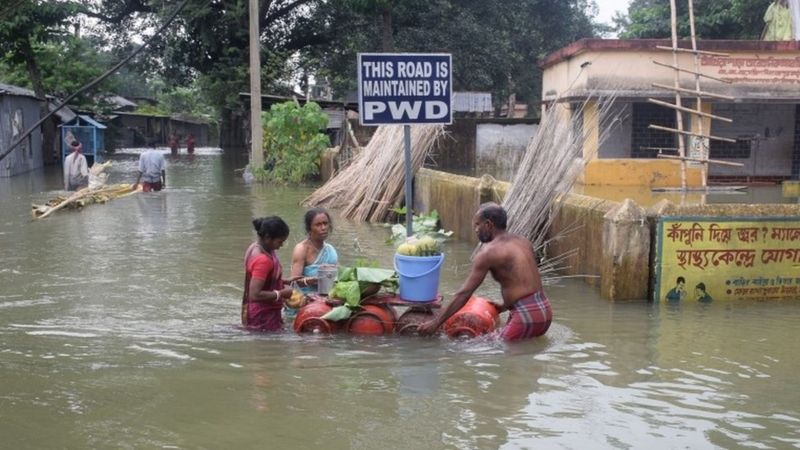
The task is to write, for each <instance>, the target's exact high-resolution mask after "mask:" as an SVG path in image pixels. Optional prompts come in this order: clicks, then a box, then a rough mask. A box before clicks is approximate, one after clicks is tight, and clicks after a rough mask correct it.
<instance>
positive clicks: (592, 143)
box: [583, 100, 600, 161]
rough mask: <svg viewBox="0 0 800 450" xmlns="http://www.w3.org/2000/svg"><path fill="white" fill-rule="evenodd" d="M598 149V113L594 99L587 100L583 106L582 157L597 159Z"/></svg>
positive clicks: (585, 159)
mask: <svg viewBox="0 0 800 450" xmlns="http://www.w3.org/2000/svg"><path fill="white" fill-rule="evenodd" d="M599 151H600V113H599V111H598V109H597V102H596V101H595V100H588V101H587V102H586V105H584V107H583V159H584V161H591V160H593V159H597V157H598V152H599Z"/></svg>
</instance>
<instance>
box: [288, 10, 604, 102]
mask: <svg viewBox="0 0 800 450" xmlns="http://www.w3.org/2000/svg"><path fill="white" fill-rule="evenodd" d="M353 3H361V2H358V1H356V2H353V1H345V0H338V1H331V2H326V3H325V4H323V5H321V6H320V7H319V8H318V9H317V10H316V14H315V16H314V20H315V26H316V27H317V28H318V29H321V30H324V31H323V32H324V33H328V34H331V35H332V37H331V38H332V40H331V42H330V43H329V44H327V45H320V46H316V47H313V48H310V49H309V51H307V52H305V53H304V55H303V59H302V62H303V64H305V65H306V66H307V67H308V69H309V71H311V72H313V73H316V74H317V75H318V76H320V77H327V78H328V79H329V80H330V81H331V82H332V85H333V87H334V90H335V91H336V93H337V95H338V96H340V97H343V96H344V95H345V94H346V93H347V92H348V91H351V90H353V89H355V88H356V80H355V74H356V67H355V65H356V54H357V53H359V52H374V51H380V50H381V47H382V42H383V41H382V39H381V38H380V36H382V35H383V32H382V27H380V26H377V24H376V23H375V21H374V20H373V16H372V15H370V14H366V13H365V12H364V10H363V9H361V8H360V7H357V6H358V5H356V6H354V5H353ZM367 3H369V4H372V5H373V6H379V5H381V4H382V3H381V2H367ZM591 6H592V4H591V3H590V2H587V1H585V0H562V1H541V0H519V1H516V2H514V4H513V6H511V5H509V4H508V2H503V1H502V0H460V1H456V0H431V1H427V2H424V3H420V2H415V1H400V2H392V10H391V12H392V25H393V30H394V32H393V40H394V47H395V49H396V50H397V51H402V52H445V53H452V54H453V65H454V70H453V84H454V89H455V90H477V91H490V92H492V94H493V97H494V98H495V102H496V103H502V102H504V101H505V98H506V97H507V96H508V95H509V94H511V93H516V94H517V95H518V97H519V98H520V99H521V100H523V101H528V102H530V103H537V102H538V100H539V98H540V95H541V94H540V91H541V73H540V71H539V70H538V69H537V67H536V64H537V62H538V61H539V60H540V59H541V58H543V57H544V56H546V55H547V54H548V53H549V52H551V51H553V50H556V49H558V48H560V47H562V46H564V45H566V44H568V43H570V42H572V41H574V40H577V39H580V38H583V37H591V36H594V35H595V33H596V29H595V26H594V24H593V23H592V22H591V19H590V18H589V16H588V12H589V10H590V7H591ZM373 11H374V10H373ZM532 109H535V108H532Z"/></svg>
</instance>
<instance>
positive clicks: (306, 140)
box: [254, 102, 329, 183]
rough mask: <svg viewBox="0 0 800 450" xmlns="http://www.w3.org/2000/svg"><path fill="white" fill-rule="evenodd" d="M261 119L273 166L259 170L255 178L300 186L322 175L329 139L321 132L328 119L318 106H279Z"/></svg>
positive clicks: (269, 159)
mask: <svg viewBox="0 0 800 450" xmlns="http://www.w3.org/2000/svg"><path fill="white" fill-rule="evenodd" d="M262 120H263V125H264V151H265V153H266V156H267V160H268V161H271V162H273V163H274V165H273V167H272V170H270V171H268V172H258V171H257V173H254V175H256V177H259V176H261V177H262V178H263V177H264V176H266V177H267V178H268V179H271V180H275V181H281V182H292V183H297V182H300V181H303V180H304V179H306V178H308V177H310V176H312V175H317V174H318V173H319V159H320V156H321V155H322V151H323V150H325V148H327V146H328V145H329V140H328V137H327V136H326V135H324V134H322V133H320V130H321V129H324V128H325V126H326V125H327V124H328V117H327V116H326V115H325V113H323V112H322V108H320V106H319V105H318V104H316V103H313V102H308V103H306V104H305V105H303V106H302V107H301V106H300V105H298V104H297V102H285V103H276V104H274V105H272V107H271V108H270V111H269V112H267V113H264V115H263V119H262Z"/></svg>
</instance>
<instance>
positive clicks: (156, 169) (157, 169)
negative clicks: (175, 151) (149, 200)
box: [133, 144, 167, 192]
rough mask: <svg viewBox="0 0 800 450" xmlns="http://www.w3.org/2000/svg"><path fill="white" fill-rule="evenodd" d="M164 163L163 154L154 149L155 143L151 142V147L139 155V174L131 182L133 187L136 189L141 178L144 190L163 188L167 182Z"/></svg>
mask: <svg viewBox="0 0 800 450" xmlns="http://www.w3.org/2000/svg"><path fill="white" fill-rule="evenodd" d="M166 165H167V163H166V162H165V161H164V155H163V154H162V153H161V152H159V151H158V150H156V148H155V144H152V148H150V149H148V150H146V151H145V152H144V153H142V154H141V155H139V175H138V176H137V177H136V182H135V183H133V188H134V189H136V187H137V185H138V184H139V180H141V181H142V190H143V191H144V192H150V191H160V190H161V189H163V188H164V186H166V184H167V173H166V171H165V168H166Z"/></svg>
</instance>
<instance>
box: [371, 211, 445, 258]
mask: <svg viewBox="0 0 800 450" xmlns="http://www.w3.org/2000/svg"><path fill="white" fill-rule="evenodd" d="M395 212H398V213H400V212H402V213H405V208H402V209H396V210H395ZM391 232H392V235H391V236H390V237H389V239H387V240H386V243H387V244H390V245H392V246H394V247H397V246H399V245H401V244H403V243H405V242H406V240H407V239H406V225H405V223H396V224H393V225H391ZM411 232H412V237H413V238H414V239H415V240H419V239H422V238H423V237H425V236H429V237H431V238H433V239H434V240H435V241H436V243H437V246H438V251H439V252H441V247H442V244H443V243H444V241H446V240H447V239H448V238H450V236H452V235H453V232H452V231H446V230H444V229H442V228H439V212H438V211H436V210H433V211H431V212H430V213H428V214H421V215H414V216H413V218H412V219H411Z"/></svg>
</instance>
